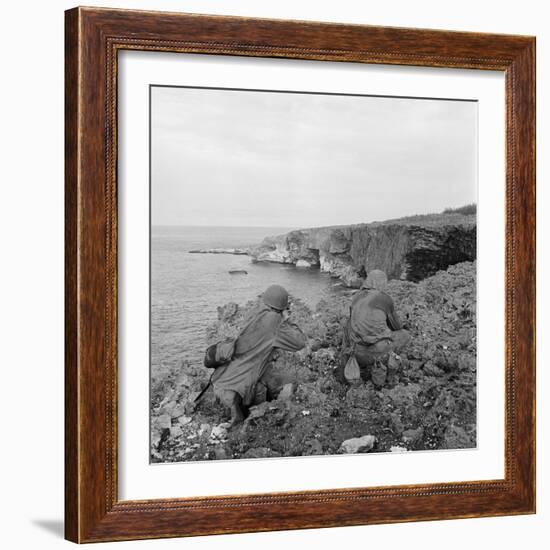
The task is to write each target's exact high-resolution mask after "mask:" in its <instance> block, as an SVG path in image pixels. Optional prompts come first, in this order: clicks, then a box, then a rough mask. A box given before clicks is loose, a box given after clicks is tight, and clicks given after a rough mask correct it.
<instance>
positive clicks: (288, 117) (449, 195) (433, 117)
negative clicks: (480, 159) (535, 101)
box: [151, 86, 477, 227]
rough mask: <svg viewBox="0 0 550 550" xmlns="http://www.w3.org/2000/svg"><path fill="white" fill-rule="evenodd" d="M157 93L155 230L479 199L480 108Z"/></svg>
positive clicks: (406, 210) (279, 222) (375, 215)
mask: <svg viewBox="0 0 550 550" xmlns="http://www.w3.org/2000/svg"><path fill="white" fill-rule="evenodd" d="M151 93H152V99H151V109H152V112H151V125H152V128H151V130H152V131H151V162H152V223H153V225H206V226H208V225H210V226H211V225H217V226H266V227H267V226H269V227H316V226H323V225H337V224H350V223H360V222H369V221H374V220H385V219H390V218H396V217H400V216H405V215H412V214H424V213H429V212H440V211H441V210H443V209H444V208H446V207H454V206H460V205H463V204H466V203H471V202H476V195H477V103H474V102H464V101H441V100H425V99H399V98H379V97H364V96H362V97H350V96H341V95H333V96H330V95H312V94H296V93H273V92H255V91H232V90H208V89H206V90H205V89H193V88H165V87H157V86H155V87H153V88H152V92H151Z"/></svg>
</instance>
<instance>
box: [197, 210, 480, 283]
mask: <svg viewBox="0 0 550 550" xmlns="http://www.w3.org/2000/svg"><path fill="white" fill-rule="evenodd" d="M476 236H477V231H476V215H475V214H469V215H464V214H461V213H456V212H450V213H443V214H429V215H424V216H411V217H408V218H401V219H396V220H388V221H384V222H373V223H366V224H356V225H346V226H334V227H317V228H311V229H298V230H295V231H291V232H289V233H285V234H282V235H276V236H268V237H265V238H264V240H263V241H262V242H261V243H260V244H258V245H256V246H251V247H248V248H211V249H198V250H191V251H189V252H190V253H191V254H234V255H248V256H250V259H251V261H252V262H269V263H280V264H291V265H294V266H296V267H299V268H314V269H319V270H321V271H322V272H325V273H329V274H330V275H331V276H333V277H335V278H338V279H340V281H341V282H342V284H343V285H344V286H346V287H348V288H359V287H360V286H361V283H362V282H363V280H364V278H365V276H366V273H367V272H368V271H370V270H371V269H381V270H383V271H384V272H386V273H387V275H388V277H389V278H390V279H400V280H407V281H413V282H418V281H421V280H422V279H424V278H426V277H429V276H431V275H434V274H435V273H437V272H438V271H440V270H442V269H447V268H448V267H449V266H451V265H454V264H457V263H460V262H465V261H474V260H475V259H476V256H477V239H476Z"/></svg>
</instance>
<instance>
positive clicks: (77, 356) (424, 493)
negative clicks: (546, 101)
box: [65, 8, 535, 542]
mask: <svg viewBox="0 0 550 550" xmlns="http://www.w3.org/2000/svg"><path fill="white" fill-rule="evenodd" d="M121 50H144V51H152V50H154V51H163V52H177V53H180V54H181V55H185V54H188V53H194V54H219V55H227V56H257V57H270V58H293V59H303V60H319V61H345V62H354V63H369V64H388V65H410V66H423V67H447V68H467V69H477V70H481V71H483V70H492V71H501V72H503V73H504V75H505V83H506V84H505V86H506V253H505V254H506V297H505V304H506V313H505V319H506V329H505V334H506V351H505V381H506V397H505V404H506V410H505V476H504V478H503V479H489V480H488V479H482V480H478V481H473V482H459V483H435V484H426V485H407V486H388V487H362V488H355V489H334V490H320V491H302V492H291V493H277V494H254V495H247V496H239V495H230V496H220V497H201V496H197V497H196V498H181V499H173V500H166V499H165V500H144V501H121V500H119V497H118V489H117V487H118V484H117V479H118V472H117V456H118V443H117V407H118V404H117V400H118V397H117V396H118V386H117V312H118V310H117V307H118V305H117V235H118V233H117V228H118V218H117V168H116V166H117V59H118V58H117V56H118V53H119V52H120V51H121ZM65 56H66V69H65V70H66V106H65V120H66V122H65V124H66V126H65V130H66V131H65V134H66V137H65V139H66V148H65V150H66V161H65V162H66V164H65V185H66V210H65V215H66V228H65V231H66V233H65V238H66V243H65V247H66V248H65V250H66V254H65V258H66V259H65V261H66V265H65V277H66V282H65V285H66V286H65V288H66V291H65V292H66V294H65V300H66V306H65V307H66V310H65V312H66V336H65V338H66V344H65V346H66V347H65V350H66V351H65V369H66V371H65V372H66V374H65V377H66V378H65V384H66V389H65V411H66V412H65V438H66V440H65V441H66V443H65V445H66V450H65V453H66V459H65V471H66V474H65V475H66V492H65V525H66V527H65V529H66V538H67V539H69V540H71V541H74V542H97V541H114V540H127V539H146V538H158V537H178V536H190V535H206V534H215V533H238V532H248V531H269V530H280V529H303V528H318V527H330V526H346V525H361V524H374V523H390V522H404V521H420V520H435V519H452V518H468V517H480V516H497V515H513V514H528V513H534V511H535V39H534V38H533V37H527V36H509V35H495V34H478V33H465V32H448V31H434V30H420V29H406V28H389V27H388V28H386V27H371V26H360V25H342V24H326V23H312V22H297V21H282V20H260V19H249V18H238V17H218V16H204V15H187V14H176V13H154V12H140V11H124V10H112V9H98V8H75V9H72V10H69V11H67V12H66V37H65Z"/></svg>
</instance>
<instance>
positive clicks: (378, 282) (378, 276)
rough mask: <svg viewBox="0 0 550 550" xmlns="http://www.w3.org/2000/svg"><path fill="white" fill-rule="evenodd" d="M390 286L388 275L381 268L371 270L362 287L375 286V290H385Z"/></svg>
mask: <svg viewBox="0 0 550 550" xmlns="http://www.w3.org/2000/svg"><path fill="white" fill-rule="evenodd" d="M387 286H388V277H387V275H386V274H385V273H384V272H383V271H382V270H380V269H373V270H372V271H369V273H368V275H367V278H366V279H365V282H364V283H363V286H362V287H361V288H373V289H375V290H385V289H386V287H387Z"/></svg>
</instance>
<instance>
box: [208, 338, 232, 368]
mask: <svg viewBox="0 0 550 550" xmlns="http://www.w3.org/2000/svg"><path fill="white" fill-rule="evenodd" d="M236 342H237V339H236V338H226V339H225V340H222V341H221V342H218V343H216V344H212V345H211V346H208V348H206V353H205V354H204V366H205V367H207V368H209V369H217V368H218V367H223V366H224V365H226V364H227V363H229V361H231V359H233V356H234V355H235V343H236Z"/></svg>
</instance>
